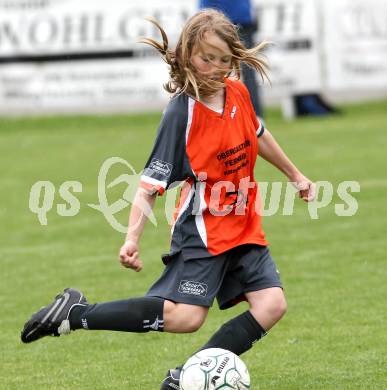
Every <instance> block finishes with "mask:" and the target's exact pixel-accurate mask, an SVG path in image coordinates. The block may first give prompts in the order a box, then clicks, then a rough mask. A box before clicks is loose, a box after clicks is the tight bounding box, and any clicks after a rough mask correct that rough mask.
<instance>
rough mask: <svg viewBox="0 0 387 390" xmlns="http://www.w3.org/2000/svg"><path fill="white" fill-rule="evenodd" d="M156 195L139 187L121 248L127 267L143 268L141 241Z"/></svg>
mask: <svg viewBox="0 0 387 390" xmlns="http://www.w3.org/2000/svg"><path fill="white" fill-rule="evenodd" d="M156 196H157V195H156V193H153V194H150V193H149V192H147V191H146V190H145V189H143V188H141V187H139V188H138V189H137V192H136V195H135V197H134V200H133V204H132V207H131V210H130V214H129V223H128V232H127V234H126V239H125V243H124V244H123V245H122V247H121V249H120V262H121V264H122V265H123V266H124V267H125V268H130V269H133V270H134V271H136V272H139V271H141V270H142V266H143V264H142V261H141V259H140V254H139V242H140V238H141V234H142V232H143V230H144V226H145V223H146V220H147V219H148V216H149V213H151V212H152V210H153V206H154V204H155V200H156Z"/></svg>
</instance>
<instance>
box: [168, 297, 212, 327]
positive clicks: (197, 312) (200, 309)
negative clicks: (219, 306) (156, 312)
mask: <svg viewBox="0 0 387 390" xmlns="http://www.w3.org/2000/svg"><path fill="white" fill-rule="evenodd" d="M207 314H208V307H205V306H197V305H188V304H185V303H175V302H172V301H168V300H166V301H165V303H164V331H165V332H170V333H191V332H195V331H197V330H198V329H199V328H200V327H201V326H202V325H203V323H204V321H205V319H206V317H207Z"/></svg>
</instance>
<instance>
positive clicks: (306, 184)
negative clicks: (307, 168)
mask: <svg viewBox="0 0 387 390" xmlns="http://www.w3.org/2000/svg"><path fill="white" fill-rule="evenodd" d="M258 154H259V155H260V156H261V157H262V158H264V159H265V160H266V161H268V162H269V163H270V164H272V165H274V166H275V167H276V168H278V169H279V170H280V171H281V172H282V173H283V174H284V175H286V176H287V178H288V179H289V181H290V182H292V183H293V184H294V185H295V187H296V188H297V189H298V190H299V195H300V198H301V199H303V200H304V201H306V202H310V201H312V200H313V199H314V198H315V194H316V190H315V188H316V186H315V184H314V183H313V182H312V181H311V180H309V179H308V178H307V177H306V176H305V175H303V174H302V173H301V172H300V170H299V169H298V168H297V167H296V166H295V165H294V164H293V163H292V161H290V159H289V157H288V156H287V155H286V154H285V152H284V151H283V150H282V148H281V147H280V146H279V144H278V143H277V141H276V140H275V139H274V137H273V135H272V134H271V133H270V132H269V131H268V130H267V129H265V131H264V132H263V134H262V135H261V136H260V137H259V152H258Z"/></svg>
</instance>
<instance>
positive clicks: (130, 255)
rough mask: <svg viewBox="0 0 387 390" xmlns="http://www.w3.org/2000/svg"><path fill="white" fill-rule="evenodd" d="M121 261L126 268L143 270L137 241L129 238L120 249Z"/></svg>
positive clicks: (137, 270)
mask: <svg viewBox="0 0 387 390" xmlns="http://www.w3.org/2000/svg"><path fill="white" fill-rule="evenodd" d="M119 256H120V263H121V264H122V265H123V266H124V267H125V268H130V269H133V270H134V271H136V272H140V271H141V270H142V261H141V260H140V257H139V256H140V255H139V248H138V244H137V242H135V241H131V240H127V241H125V243H124V245H122V247H121V249H120V255H119Z"/></svg>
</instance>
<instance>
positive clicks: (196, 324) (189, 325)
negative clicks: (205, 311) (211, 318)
mask: <svg viewBox="0 0 387 390" xmlns="http://www.w3.org/2000/svg"><path fill="white" fill-rule="evenodd" d="M205 319H206V317H205V316H203V315H202V316H200V315H197V316H195V317H191V318H190V319H189V320H188V319H187V322H186V323H185V324H184V327H185V332H186V333H193V332H196V331H197V330H199V329H200V328H201V326H202V325H203V323H204V321H205Z"/></svg>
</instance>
